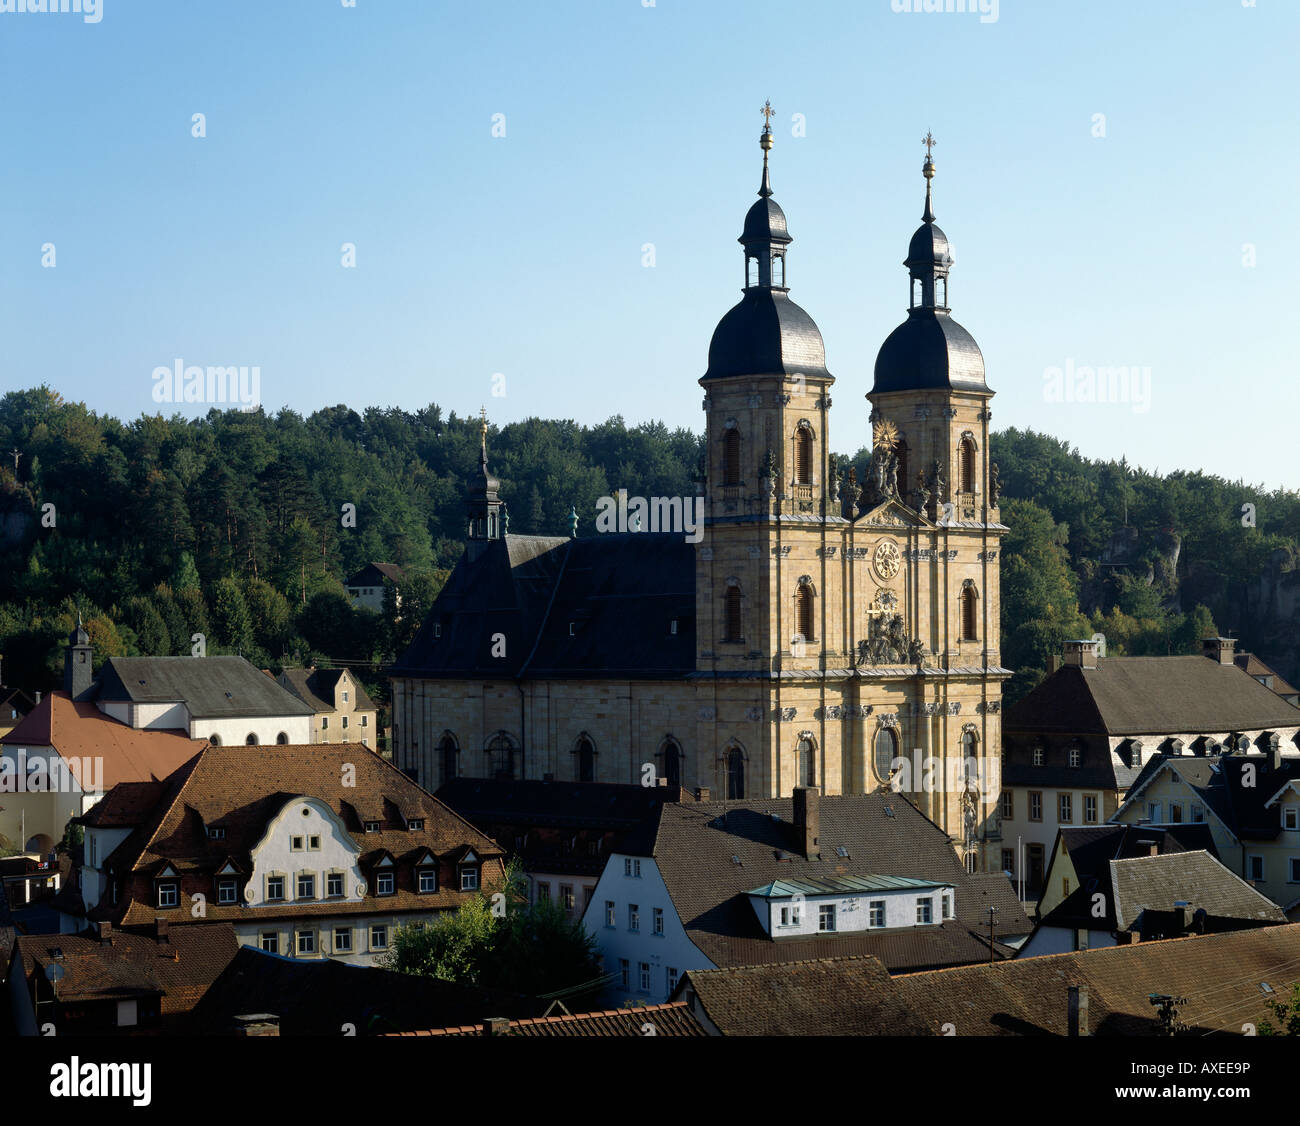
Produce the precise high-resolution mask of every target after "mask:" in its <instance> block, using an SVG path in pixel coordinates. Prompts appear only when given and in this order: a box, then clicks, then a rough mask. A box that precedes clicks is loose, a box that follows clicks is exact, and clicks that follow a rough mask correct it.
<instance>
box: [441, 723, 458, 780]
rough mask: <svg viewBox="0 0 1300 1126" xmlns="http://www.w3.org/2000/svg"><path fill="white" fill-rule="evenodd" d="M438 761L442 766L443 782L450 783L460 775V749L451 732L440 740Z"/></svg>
mask: <svg viewBox="0 0 1300 1126" xmlns="http://www.w3.org/2000/svg"><path fill="white" fill-rule="evenodd" d="M438 760H439V762H440V763H441V764H442V780H443V781H444V782H450V781H451V780H452V779H453V778H455V777H456V776H457V775H458V774H459V773H460V748H459V747H457V746H456V737H455V736H454V735H452V733H451V732H450V731H448V732H446V733H445V734H444V735H443V737H442V738H441V739H440V740H438Z"/></svg>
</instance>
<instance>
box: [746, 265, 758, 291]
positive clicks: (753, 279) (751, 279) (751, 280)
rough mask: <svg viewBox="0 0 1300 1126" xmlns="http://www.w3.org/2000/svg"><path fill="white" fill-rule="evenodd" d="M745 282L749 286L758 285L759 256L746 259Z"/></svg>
mask: <svg viewBox="0 0 1300 1126" xmlns="http://www.w3.org/2000/svg"><path fill="white" fill-rule="evenodd" d="M745 284H746V285H747V286H750V285H758V259H757V258H746V259H745Z"/></svg>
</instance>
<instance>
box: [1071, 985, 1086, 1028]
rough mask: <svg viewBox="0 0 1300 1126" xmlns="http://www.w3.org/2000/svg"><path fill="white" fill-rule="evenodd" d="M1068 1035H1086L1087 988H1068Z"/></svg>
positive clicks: (1077, 986) (1083, 986)
mask: <svg viewBox="0 0 1300 1126" xmlns="http://www.w3.org/2000/svg"><path fill="white" fill-rule="evenodd" d="M1070 1035H1071V1036H1087V1035H1088V987H1087V986H1086V985H1072V986H1070Z"/></svg>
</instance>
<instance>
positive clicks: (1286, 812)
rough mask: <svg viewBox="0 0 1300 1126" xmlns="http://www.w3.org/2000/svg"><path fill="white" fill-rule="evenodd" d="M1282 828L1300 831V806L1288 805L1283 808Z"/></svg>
mask: <svg viewBox="0 0 1300 1126" xmlns="http://www.w3.org/2000/svg"><path fill="white" fill-rule="evenodd" d="M1282 828H1283V829H1292V830H1294V829H1300V806H1294V805H1288V806H1284V807H1283V808H1282Z"/></svg>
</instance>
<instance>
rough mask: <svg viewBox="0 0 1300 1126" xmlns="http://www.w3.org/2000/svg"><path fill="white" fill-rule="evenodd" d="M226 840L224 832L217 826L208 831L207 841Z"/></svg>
mask: <svg viewBox="0 0 1300 1126" xmlns="http://www.w3.org/2000/svg"><path fill="white" fill-rule="evenodd" d="M225 839H226V830H225V829H224V828H220V827H218V826H215V825H214V826H211V827H210V828H209V829H208V840H211V841H224V840H225Z"/></svg>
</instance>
